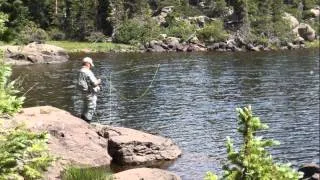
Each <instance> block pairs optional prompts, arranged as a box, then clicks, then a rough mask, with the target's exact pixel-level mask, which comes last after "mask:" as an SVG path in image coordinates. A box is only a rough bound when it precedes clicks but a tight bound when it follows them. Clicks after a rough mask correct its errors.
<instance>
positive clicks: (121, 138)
mask: <svg viewBox="0 0 320 180" xmlns="http://www.w3.org/2000/svg"><path fill="white" fill-rule="evenodd" d="M6 122H7V123H6V124H5V127H11V126H14V125H17V124H25V125H26V128H28V129H30V130H31V131H34V132H44V131H45V132H48V134H49V135H50V136H49V140H48V148H49V152H50V154H52V155H53V156H54V157H55V158H56V161H55V162H54V163H53V165H52V166H51V167H49V169H48V171H47V172H46V173H45V175H44V179H46V180H58V179H61V174H62V173H63V172H64V170H65V168H67V167H68V166H70V165H72V166H79V167H86V168H88V167H101V166H104V167H108V166H110V165H111V163H112V164H117V165H119V166H126V165H130V166H131V168H133V169H131V170H127V171H124V172H120V173H116V174H114V178H115V179H118V180H127V177H128V176H130V177H131V178H130V179H141V178H143V179H145V180H152V179H156V178H157V177H162V179H163V180H180V179H181V178H180V177H179V176H177V175H175V174H173V173H171V172H168V171H165V170H160V169H155V168H152V167H155V166H156V164H157V163H162V162H163V161H167V162H169V161H173V160H175V159H177V158H178V157H180V156H181V154H182V151H181V150H180V148H179V147H178V146H177V145H176V144H175V143H174V142H173V141H172V140H170V139H167V138H163V137H160V136H155V135H151V134H148V133H144V132H141V131H137V130H133V129H128V128H123V127H112V126H107V125H100V124H94V125H89V124H87V123H86V122H84V121H83V120H81V119H79V118H77V117H75V116H72V115H71V114H70V113H68V112H66V111H63V110H60V109H57V108H54V107H51V106H41V107H32V108H24V109H23V110H22V112H21V113H19V114H16V115H15V116H14V117H12V119H10V120H8V121H6ZM135 167H139V169H135ZM141 167H143V168H141ZM151 168H152V169H151Z"/></svg>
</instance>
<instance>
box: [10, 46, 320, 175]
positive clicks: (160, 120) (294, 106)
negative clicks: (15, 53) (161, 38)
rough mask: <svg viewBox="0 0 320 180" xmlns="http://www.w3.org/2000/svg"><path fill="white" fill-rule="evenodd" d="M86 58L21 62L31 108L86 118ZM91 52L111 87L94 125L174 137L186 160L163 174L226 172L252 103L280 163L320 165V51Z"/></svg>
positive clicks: (105, 90)
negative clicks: (229, 144)
mask: <svg viewBox="0 0 320 180" xmlns="http://www.w3.org/2000/svg"><path fill="white" fill-rule="evenodd" d="M83 56H84V54H74V55H72V56H71V60H70V61H69V62H67V63H63V64H52V65H33V66H15V67H14V68H13V69H14V77H18V76H20V77H21V78H22V79H23V83H22V87H23V88H24V90H23V91H24V92H25V91H27V90H28V89H29V88H30V87H32V86H33V88H32V89H31V90H30V91H29V92H28V93H27V95H26V97H27V99H26V102H25V107H30V106H40V105H52V106H55V107H58V108H61V109H65V110H68V111H70V112H72V113H73V114H79V112H80V107H81V101H80V98H79V93H78V92H77V90H76V88H75V82H76V77H77V70H78V69H79V68H80V67H81V61H80V59H81V57H83ZM91 56H92V57H93V58H94V59H95V68H94V72H95V74H96V75H97V76H98V77H100V78H101V79H102V80H103V81H104V83H103V87H102V92H101V93H100V94H99V99H98V107H97V115H96V119H97V120H99V121H100V122H101V123H104V124H111V125H115V126H124V127H128V128H135V129H138V130H142V131H146V132H150V133H152V134H158V135H161V136H164V137H168V138H171V139H172V140H173V141H175V142H176V143H177V144H178V145H179V146H180V147H181V149H182V150H183V155H182V157H181V158H179V159H178V160H177V161H175V162H174V163H173V164H171V165H170V166H169V167H166V169H168V170H170V171H173V172H175V173H176V174H178V175H180V176H181V177H182V178H183V179H186V180H189V179H190V180H192V179H203V177H204V175H205V173H206V172H207V171H213V172H216V173H218V174H220V173H221V166H222V164H223V163H224V162H225V157H226V148H225V141H226V137H227V136H230V137H231V138H232V139H234V141H235V145H236V147H238V146H239V143H240V142H241V138H240V137H239V134H238V133H237V131H236V128H237V122H236V111H235V108H236V107H241V106H244V105H247V104H251V105H252V107H253V111H254V113H255V115H257V116H260V118H261V120H262V121H263V122H265V123H267V124H268V125H269V126H270V129H268V130H265V131H263V132H261V133H259V135H260V136H264V137H266V138H273V139H276V140H279V141H280V142H281V145H279V146H276V147H274V148H272V149H270V151H271V154H272V155H273V157H274V159H275V160H277V161H279V162H291V163H292V164H293V165H294V166H295V167H297V166H300V165H301V164H303V163H310V162H317V163H319V156H320V155H319V151H320V148H319V52H318V51H317V50H297V51H279V52H252V53H249V52H248V53H190V54H189V53H164V54H148V53H146V54H94V55H91ZM158 64H159V65H160V68H159V69H158V72H157V73H156V74H155V72H156V70H157V65H158ZM130 69H131V70H130ZM110 74H111V83H112V85H113V87H114V88H115V89H111V91H110V88H109V87H110V86H109V82H108V81H107V80H108V79H109V78H110ZM154 75H155V77H154ZM153 77H154V78H153ZM150 84H151V86H150V89H149V90H148V91H147V93H146V94H145V95H144V96H142V97H141V98H140V99H134V98H136V97H139V96H140V95H141V94H143V93H144V91H145V90H146V88H148V87H149V85H150ZM130 99H131V100H130Z"/></svg>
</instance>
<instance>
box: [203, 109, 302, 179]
mask: <svg viewBox="0 0 320 180" xmlns="http://www.w3.org/2000/svg"><path fill="white" fill-rule="evenodd" d="M237 113H238V132H239V133H240V134H241V136H242V139H243V144H242V146H241V148H240V150H239V151H236V150H235V148H234V146H233V143H232V140H231V139H230V138H229V137H227V145H226V146H227V153H228V156H227V158H228V162H227V164H225V165H224V167H223V169H224V171H225V173H224V176H223V179H227V180H261V179H264V180H273V179H290V180H298V179H299V178H301V177H302V176H301V174H300V173H298V172H297V171H295V170H293V169H291V168H290V164H284V165H282V164H278V163H275V162H273V160H272V156H271V155H270V154H269V153H268V151H267V150H266V149H265V148H267V147H270V146H273V145H277V144H279V142H277V141H274V140H269V139H266V140H265V139H263V138H262V137H257V136H256V134H257V132H258V131H259V130H263V129H267V128H268V126H267V125H266V124H263V123H261V121H260V118H259V117H256V116H253V113H252V110H251V106H248V107H244V108H237ZM206 179H208V180H216V179H218V178H217V176H215V175H214V174H212V173H207V176H206Z"/></svg>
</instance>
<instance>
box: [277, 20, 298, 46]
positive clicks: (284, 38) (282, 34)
mask: <svg viewBox="0 0 320 180" xmlns="http://www.w3.org/2000/svg"><path fill="white" fill-rule="evenodd" d="M273 27H274V28H273V31H274V32H273V34H274V36H275V37H278V38H279V40H280V41H281V42H292V41H293V40H294V38H295V35H294V34H293V32H292V29H291V27H290V26H289V24H288V22H286V21H284V20H280V21H277V22H275V23H274V24H273Z"/></svg>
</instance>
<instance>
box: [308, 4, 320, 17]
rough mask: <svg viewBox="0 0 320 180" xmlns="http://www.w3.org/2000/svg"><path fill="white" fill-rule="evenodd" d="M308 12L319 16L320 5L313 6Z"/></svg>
mask: <svg viewBox="0 0 320 180" xmlns="http://www.w3.org/2000/svg"><path fill="white" fill-rule="evenodd" d="M310 12H311V13H312V14H313V15H314V16H315V17H319V16H320V7H319V6H318V7H315V8H312V9H310Z"/></svg>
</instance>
